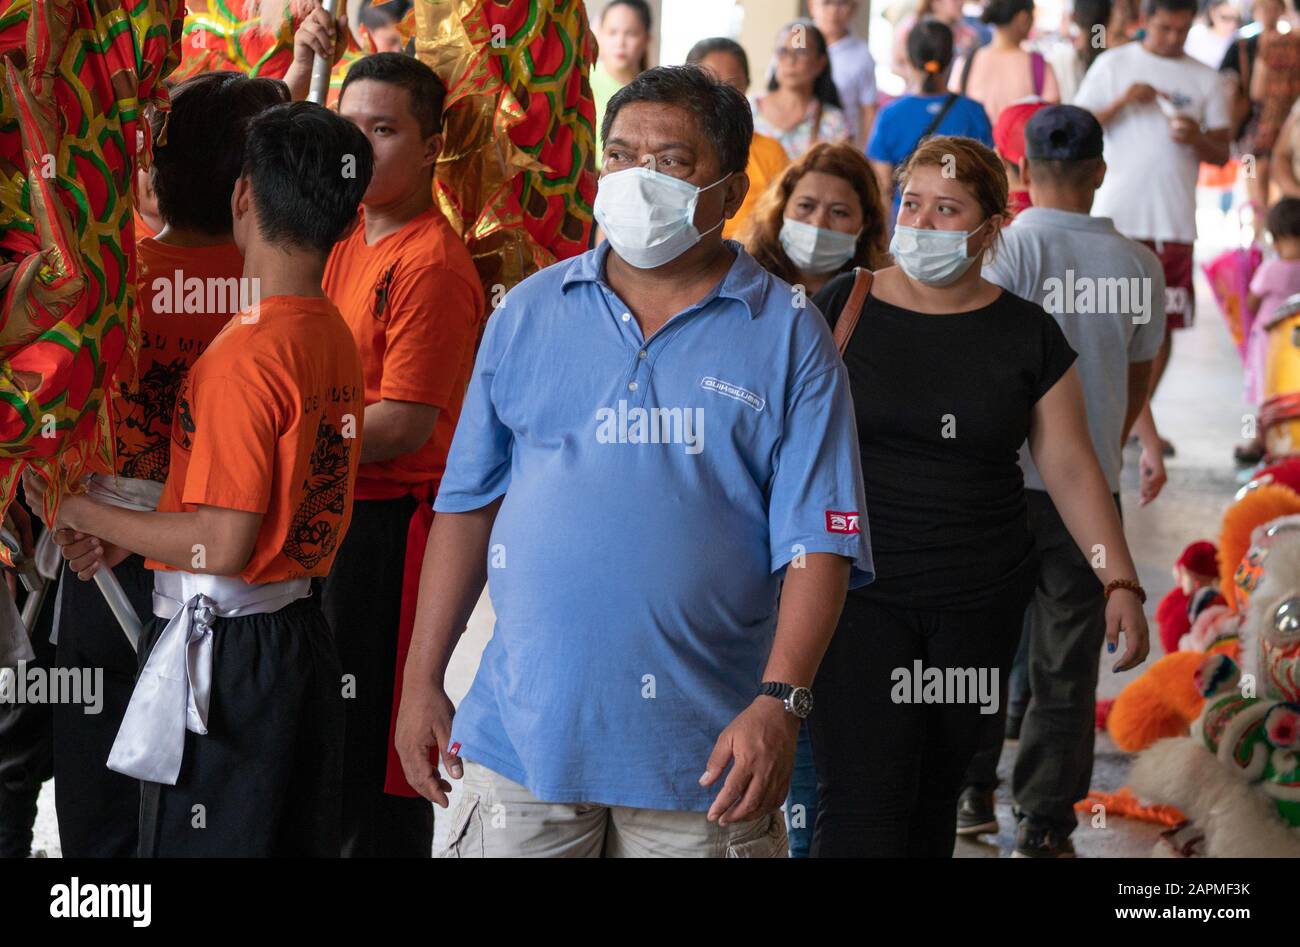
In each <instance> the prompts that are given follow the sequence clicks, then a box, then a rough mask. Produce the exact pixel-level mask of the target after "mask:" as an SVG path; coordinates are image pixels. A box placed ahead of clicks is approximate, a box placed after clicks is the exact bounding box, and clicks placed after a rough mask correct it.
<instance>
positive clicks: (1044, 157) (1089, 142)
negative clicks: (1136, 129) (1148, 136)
mask: <svg viewBox="0 0 1300 947" xmlns="http://www.w3.org/2000/svg"><path fill="white" fill-rule="evenodd" d="M1024 137H1025V152H1024V158H1022V160H1021V162H1020V174H1021V178H1022V180H1023V181H1024V182H1025V186H1026V187H1027V188H1028V189H1029V194H1030V197H1031V200H1032V202H1033V206H1032V207H1029V208H1026V209H1025V210H1023V211H1021V213H1020V214H1019V215H1018V216H1017V217H1016V219H1015V221H1014V223H1012V224H1011V226H1009V227H1008V228H1007V229H1005V230H1004V231H1003V232H1002V238H1003V239H1002V245H1001V246H1000V247H998V249H997V252H996V254H995V255H994V258H993V260H992V262H991V263H988V264H985V267H984V273H985V277H986V278H987V279H989V280H991V281H992V282H994V283H997V284H998V285H999V286H1002V287H1003V288H1004V289H1006V290H1008V291H1009V292H1012V293H1015V294H1016V295H1018V296H1022V297H1024V298H1025V299H1030V300H1033V301H1034V302H1036V303H1038V304H1040V305H1041V306H1042V307H1043V308H1044V309H1046V310H1047V311H1048V312H1050V313H1051V314H1052V315H1053V317H1055V319H1056V320H1057V322H1058V323H1060V325H1061V328H1062V330H1064V332H1065V337H1066V339H1067V340H1068V341H1069V343H1070V347H1071V348H1072V349H1074V350H1075V351H1076V352H1077V353H1078V354H1079V361H1078V366H1079V376H1080V379H1081V380H1082V382H1083V392H1084V401H1085V405H1086V408H1087V413H1088V429H1089V431H1090V432H1091V434H1092V440H1093V447H1094V449H1095V450H1096V452H1097V458H1098V459H1099V460H1100V461H1101V466H1102V470H1103V471H1104V473H1105V475H1106V480H1107V482H1108V483H1109V485H1110V489H1111V492H1113V493H1114V494H1115V502H1116V504H1118V503H1119V474H1120V467H1121V465H1122V463H1123V456H1122V446H1123V443H1124V438H1125V436H1126V435H1127V433H1128V431H1129V429H1130V428H1131V427H1132V426H1133V424H1134V422H1135V420H1136V419H1137V417H1138V415H1139V413H1141V412H1142V411H1143V410H1144V408H1145V407H1146V403H1147V394H1148V383H1149V380H1150V373H1151V362H1152V359H1153V358H1154V357H1155V354H1156V351H1157V350H1158V349H1159V347H1160V342H1161V340H1162V339H1163V337H1164V331H1165V309H1164V298H1165V293H1164V290H1165V282H1164V276H1163V271H1162V270H1161V267H1160V260H1159V259H1158V258H1157V257H1156V255H1155V254H1154V253H1152V252H1151V251H1150V250H1148V249H1147V248H1146V247H1144V246H1142V245H1141V244H1140V243H1137V242H1136V241H1134V240H1130V239H1128V238H1127V237H1124V236H1122V235H1121V234H1120V233H1119V232H1118V231H1117V230H1116V229H1115V225H1114V224H1113V223H1112V222H1111V220H1110V219H1109V218H1107V217H1093V216H1091V215H1090V211H1091V209H1092V201H1093V196H1094V194H1095V193H1096V191H1097V188H1098V187H1099V186H1100V185H1101V182H1102V179H1103V178H1104V177H1105V175H1106V163H1105V161H1103V160H1102V130H1101V125H1100V124H1098V122H1097V120H1096V118H1094V117H1093V116H1092V115H1091V114H1090V113H1089V112H1086V111H1084V110H1083V109H1080V108H1075V107H1074V106H1070V105H1052V106H1049V107H1047V108H1044V109H1041V110H1039V111H1038V112H1037V113H1036V114H1035V115H1034V116H1033V117H1032V118H1031V119H1030V120H1029V121H1028V122H1027V123H1026V125H1025V130H1024ZM1154 453H1155V456H1156V457H1157V458H1158V457H1159V450H1158V449H1156V450H1155V452H1154ZM1020 465H1021V469H1022V470H1023V471H1024V476H1025V494H1026V501H1027V503H1028V505H1029V525H1030V529H1031V530H1032V531H1033V533H1034V540H1035V543H1036V545H1037V547H1038V552H1039V557H1040V564H1039V574H1038V589H1037V591H1036V593H1035V596H1034V600H1033V601H1031V602H1030V604H1029V608H1028V610H1027V611H1026V614H1025V625H1024V627H1025V634H1026V635H1027V636H1028V639H1029V644H1028V661H1029V686H1030V691H1031V693H1032V694H1033V697H1032V699H1031V700H1030V703H1029V706H1028V708H1027V710H1026V712H1025V717H1024V722H1023V723H1022V724H1021V729H1020V752H1019V757H1018V758H1017V760H1016V768H1015V774H1014V777H1013V790H1014V796H1015V800H1016V809H1017V816H1018V818H1019V825H1018V827H1017V831H1016V850H1015V855H1016V856H1018V857H1063V856H1070V855H1073V854H1074V847H1073V845H1072V843H1071V842H1070V833H1071V831H1073V829H1074V827H1075V824H1076V820H1075V815H1074V803H1075V802H1076V801H1077V800H1079V799H1081V798H1083V797H1084V796H1085V795H1087V793H1088V784H1089V782H1090V780H1091V778H1092V757H1093V728H1094V718H1095V709H1094V704H1095V700H1096V690H1097V675H1098V665H1099V662H1100V655H1101V646H1102V640H1103V638H1104V637H1105V632H1106V619H1105V607H1106V603H1105V596H1104V595H1103V592H1102V584H1101V582H1100V581H1098V579H1097V576H1096V574H1095V572H1094V571H1093V570H1094V568H1097V567H1100V566H1102V565H1103V564H1104V562H1105V560H1104V556H1105V554H1106V551H1105V550H1104V549H1095V550H1093V556H1092V557H1091V558H1086V557H1085V556H1084V555H1083V554H1082V553H1081V552H1080V551H1079V549H1078V547H1077V546H1076V545H1075V544H1074V541H1073V540H1072V539H1071V538H1070V534H1069V532H1068V530H1067V529H1066V528H1065V524H1064V523H1063V522H1062V521H1061V517H1060V516H1059V515H1058V513H1057V511H1056V508H1055V507H1054V506H1053V505H1052V501H1051V498H1050V497H1049V496H1048V495H1047V491H1046V490H1045V489H1044V487H1043V481H1042V480H1041V478H1040V477H1039V475H1038V472H1037V470H1036V469H1035V468H1034V464H1033V461H1032V460H1031V459H1030V456H1029V452H1028V450H1027V449H1025V448H1023V447H1022V448H1021V452H1020ZM1151 479H1152V478H1150V477H1144V481H1147V482H1144V485H1143V502H1147V501H1148V500H1149V499H1151V498H1153V493H1154V491H1155V490H1158V486H1159V485H1158V483H1152V482H1150V481H1151ZM1000 716H1001V715H998V717H991V718H990V725H989V731H988V733H989V738H988V740H987V741H986V744H985V746H986V749H985V751H982V752H981V753H980V754H979V755H978V756H977V757H976V759H975V760H974V762H973V763H972V764H971V769H970V771H969V772H968V773H967V781H968V785H967V788H966V790H965V791H964V792H963V793H962V797H961V801H960V802H959V804H958V832H959V833H960V834H965V835H973V834H978V833H979V832H981V831H996V829H997V820H996V818H995V816H994V811H993V788H994V786H995V785H996V783H997V761H998V755H999V754H1000V752H1001V747H1002V723H1001V720H1000V719H999V718H1000Z"/></svg>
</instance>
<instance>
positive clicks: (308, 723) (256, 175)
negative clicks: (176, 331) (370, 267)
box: [25, 103, 373, 857]
mask: <svg viewBox="0 0 1300 947" xmlns="http://www.w3.org/2000/svg"><path fill="white" fill-rule="evenodd" d="M372 160H373V159H372V155H371V150H370V145H369V142H367V141H366V138H365V136H364V135H362V134H361V133H360V132H359V131H358V130H357V129H356V127H355V126H354V125H352V124H351V123H349V122H346V121H344V120H343V119H340V118H339V117H338V116H337V115H335V114H334V113H332V112H330V111H327V110H326V109H323V108H320V107H319V106H315V105H308V104H305V103H294V104H291V105H280V106H276V107H275V108H272V109H269V110H267V111H265V112H263V113H261V114H260V115H258V116H257V117H256V118H254V119H253V120H252V122H251V123H249V125H248V131H247V139H246V142H245V147H244V161H243V169H242V175H241V177H240V178H239V180H238V181H237V182H236V184H235V188H234V194H233V195H232V198H231V213H232V217H233V221H234V227H233V233H234V238H235V243H236V245H237V246H238V247H239V249H240V251H241V252H242V253H243V256H244V271H243V276H244V278H245V279H249V280H256V283H255V284H254V285H256V286H258V287H259V289H260V296H259V300H258V301H256V302H255V303H254V304H253V305H252V306H251V307H249V308H248V309H246V310H243V311H241V312H240V314H239V315H238V316H237V317H235V318H232V319H231V320H230V321H229V322H228V323H227V324H226V326H225V328H224V329H222V331H221V332H220V333H219V334H218V336H217V337H216V338H215V339H214V340H213V341H212V343H211V345H209V346H208V349H207V351H205V352H204V353H203V355H202V356H200V358H199V359H198V360H197V361H196V362H195V363H194V366H193V367H192V368H191V370H190V372H189V375H188V376H187V378H186V379H185V381H184V382H183V384H182V387H181V392H180V395H179V396H178V398H177V402H176V412H175V419H174V422H173V424H172V428H171V442H172V443H171V465H170V470H169V471H168V475H167V482H166V484H165V485H164V487H163V492H162V498H161V500H160V501H159V504H158V511H157V512H146V511H139V510H129V509H123V508H120V507H115V506H110V505H106V504H103V503H101V502H98V501H96V500H95V499H93V498H91V497H87V496H72V495H65V496H64V497H62V498H61V503H60V507H59V513H58V523H57V524H56V525H58V526H62V527H66V528H67V529H70V530H75V531H77V532H81V533H85V534H89V535H91V536H95V537H100V539H101V540H102V541H103V542H105V543H111V544H114V545H117V546H121V547H123V548H125V549H130V550H131V551H133V552H137V553H140V554H142V555H144V556H146V557H147V559H148V560H149V561H148V565H149V567H150V568H153V569H155V570H158V571H157V572H156V574H155V584H154V615H155V618H154V620H153V621H152V622H151V623H150V624H149V626H148V627H147V628H146V630H145V634H144V637H143V638H142V640H141V653H142V656H144V657H145V661H144V663H143V665H142V668H141V671H140V677H139V680H138V682H137V684H136V687H135V690H134V692H133V693H132V695H131V702H130V705H129V706H128V707H127V710H126V714H125V715H124V718H123V721H122V726H121V729H120V730H119V732H118V734H117V739H116V741H115V742H114V744H113V748H112V750H111V752H110V754H109V756H108V765H109V767H110V768H112V769H114V770H116V771H118V772H123V773H126V774H128V775H131V776H134V777H136V778H138V779H140V780H141V806H140V846H139V854H140V855H141V856H145V857H149V856H243V857H249V856H333V855H337V853H338V846H339V800H340V784H341V780H340V777H341V762H342V740H343V700H342V694H341V690H340V678H341V671H340V669H339V663H338V655H337V652H336V650H335V648H334V643H333V637H332V634H331V632H330V630H329V626H328V625H327V624H326V622H325V619H324V616H323V615H322V614H321V611H320V606H319V604H318V602H317V599H316V598H315V597H312V596H311V594H310V593H311V579H312V578H320V577H323V576H324V575H326V574H327V573H328V572H329V569H330V565H331V563H332V561H333V558H334V554H335V552H336V551H337V549H338V545H339V543H340V541H341V540H342V538H343V535H344V534H345V533H346V532H347V529H348V522H349V519H350V515H351V508H352V491H353V488H354V485H355V482H356V475H357V467H358V464H359V461H360V454H361V451H360V441H359V438H360V434H361V431H362V423H363V417H362V412H361V408H362V398H363V377H362V373H361V362H360V358H359V357H358V355H357V351H356V346H355V345H354V344H353V342H352V337H351V334H350V333H349V332H348V328H347V325H346V324H345V323H344V322H343V319H342V318H341V317H340V316H339V314H338V311H337V310H336V309H335V308H334V305H333V304H332V303H331V302H330V301H329V299H328V298H326V297H325V296H324V294H323V293H322V291H321V288H320V280H321V275H322V273H323V271H324V267H325V258H326V255H327V254H328V252H329V249H330V247H331V246H333V244H334V243H335V241H336V240H337V239H338V238H339V237H340V236H341V235H342V234H343V232H344V231H345V230H346V229H347V227H348V226H349V225H351V223H352V222H353V221H354V220H355V217H356V211H357V206H358V204H359V203H360V200H361V196H362V194H363V193H364V192H365V188H366V186H367V184H368V183H369V181H370V176H371V170H372ZM341 168H348V169H349V170H350V171H351V172H352V173H350V174H349V173H343V174H340V169H341ZM322 182H328V183H329V184H330V185H331V186H328V187H325V186H322ZM25 482H26V484H27V487H28V489H29V490H30V491H34V492H36V493H38V494H39V492H40V486H39V484H38V483H37V482H35V480H34V478H32V477H30V476H29V477H28V478H27V480H26V481H25ZM92 567H93V564H92ZM198 814H201V815H202V819H201V820H200V819H198V818H197V817H196V816H197V815H198Z"/></svg>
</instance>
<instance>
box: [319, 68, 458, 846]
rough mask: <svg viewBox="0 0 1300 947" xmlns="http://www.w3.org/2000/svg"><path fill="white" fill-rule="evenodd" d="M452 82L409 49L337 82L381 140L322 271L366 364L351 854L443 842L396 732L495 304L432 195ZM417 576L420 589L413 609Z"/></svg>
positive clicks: (349, 792)
mask: <svg viewBox="0 0 1300 947" xmlns="http://www.w3.org/2000/svg"><path fill="white" fill-rule="evenodd" d="M444 95H445V89H444V88H443V86H442V83H441V82H440V81H439V79H438V77H437V76H436V75H435V74H434V72H433V70H431V69H429V67H428V66H426V65H424V64H423V63H421V62H420V61H418V60H416V59H414V58H411V57H409V56H402V55H400V54H397V53H379V54H377V55H373V56H368V57H366V58H364V59H362V60H360V61H359V62H357V63H356V64H355V65H354V66H353V67H352V68H351V69H350V70H349V71H348V75H347V77H346V79H345V80H344V83H343V88H342V90H341V92H340V95H339V114H341V115H342V116H343V117H344V118H346V119H348V120H349V121H351V122H353V123H354V124H355V125H357V127H359V128H360V129H361V130H362V131H363V132H364V133H365V134H366V136H367V138H369V139H370V143H371V146H372V147H373V148H374V152H375V175H374V178H373V180H372V181H371V184H370V188H369V190H368V191H367V192H366V196H365V198H364V199H363V202H362V214H361V219H360V222H359V224H358V226H357V227H356V229H355V230H353V231H352V232H351V233H350V234H349V235H348V236H347V237H345V238H344V239H343V240H341V241H339V243H338V244H337V245H336V246H335V247H334V251H333V252H332V253H331V254H330V258H329V263H328V264H327V265H326V267H325V280H324V288H325V292H326V293H327V294H328V295H329V297H330V298H331V299H332V300H333V301H334V302H335V303H336V304H337V305H338V307H339V311H340V312H341V313H342V314H343V318H344V319H345V320H346V321H347V324H348V327H349V328H350V329H351V330H352V336H353V338H354V339H355V340H356V344H357V348H358V349H359V351H360V353H361V364H362V367H363V369H364V372H365V379H366V381H365V415H366V424H365V428H366V433H365V438H364V439H363V440H362V443H361V461H362V465H361V473H360V476H359V477H358V479H357V496H356V506H355V510H354V513H353V523H352V529H351V531H350V532H349V533H348V537H347V539H346V540H345V541H344V543H343V546H342V548H341V549H340V550H339V554H338V558H337V559H336V560H335V563H334V569H333V571H331V573H330V575H329V577H328V578H327V579H326V580H325V584H324V590H323V595H322V597H321V606H322V608H323V609H324V611H325V616H326V618H328V619H329V622H330V626H331V627H332V628H333V629H334V635H335V640H336V642H337V643H338V648H339V657H340V659H341V661H342V665H343V672H344V674H345V675H351V677H350V678H349V680H350V681H351V682H352V683H353V688H354V689H353V691H352V693H350V694H348V695H347V696H348V697H349V699H348V700H347V701H346V707H347V742H346V745H345V749H344V781H343V847H342V854H343V855H344V856H348V857H374V856H397V857H401V856H409V857H424V858H428V857H429V856H430V854H431V851H432V847H433V809H432V807H431V806H430V805H429V804H428V803H427V802H426V801H425V800H424V799H422V798H420V797H419V796H418V795H417V794H416V793H415V792H414V791H413V790H410V789H409V788H408V787H407V786H406V782H405V779H404V778H402V776H401V769H400V765H396V761H395V754H391V753H390V750H389V748H390V746H391V736H390V735H391V730H392V720H393V715H394V713H395V708H396V706H397V704H396V702H395V700H394V693H393V692H394V688H395V686H396V683H395V682H396V681H397V680H399V679H400V673H401V664H402V663H403V658H404V655H405V647H404V644H403V642H404V641H409V634H410V627H411V620H412V619H413V612H412V609H413V605H414V594H413V589H414V586H415V583H416V581H418V577H419V569H420V561H421V557H422V556H423V552H424V545H425V539H426V538H427V535H428V527H429V524H430V523H431V522H432V518H433V509H432V506H431V502H432V500H433V496H434V494H435V493H436V492H437V489H438V481H439V479H440V478H441V477H442V472H443V468H444V466H445V465H446V461H447V451H448V449H449V448H450V447H451V437H452V432H453V431H454V430H455V427H456V420H457V418H458V417H459V415H460V407H461V401H462V400H463V398H464V394H465V388H466V386H467V385H468V383H469V376H470V372H471V371H472V369H473V365H474V348H475V343H476V342H477V340H478V335H479V329H480V327H481V325H482V321H483V312H484V300H483V290H482V287H481V285H480V283H479V277H478V273H477V271H476V270H475V268H474V264H473V261H472V260H471V259H470V255H469V251H468V250H467V249H466V247H465V244H464V243H463V242H462V241H461V239H460V237H459V236H458V235H457V234H456V232H455V231H454V230H453V229H452V227H451V225H450V224H449V223H448V222H447V219H446V218H445V217H444V216H443V214H442V212H441V211H440V210H439V209H438V207H437V206H436V205H435V204H434V202H433V189H432V177H433V167H434V163H435V162H436V161H437V158H438V153H439V152H440V151H441V148H442V100H443V97H444ZM404 579H405V582H404ZM404 586H405V587H408V588H410V589H411V590H412V594H410V595H409V601H407V602H406V610H405V611H404V609H403V604H404V596H403V589H404ZM403 632H405V637H403ZM390 759H393V761H394V764H395V765H393V766H392V768H391V769H390ZM393 777H396V778H393ZM386 789H387V790H389V791H388V792H386V791H385V790H386Z"/></svg>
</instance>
